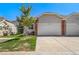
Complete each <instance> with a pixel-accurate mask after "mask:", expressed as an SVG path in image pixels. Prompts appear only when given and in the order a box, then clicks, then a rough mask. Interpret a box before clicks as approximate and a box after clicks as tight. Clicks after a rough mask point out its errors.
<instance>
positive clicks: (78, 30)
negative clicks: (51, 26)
mask: <svg viewBox="0 0 79 59" xmlns="http://www.w3.org/2000/svg"><path fill="white" fill-rule="evenodd" d="M66 35H79V24H77V23H76V22H74V23H66Z"/></svg>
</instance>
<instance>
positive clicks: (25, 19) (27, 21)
mask: <svg viewBox="0 0 79 59" xmlns="http://www.w3.org/2000/svg"><path fill="white" fill-rule="evenodd" d="M31 8H32V7H30V6H28V7H27V8H26V7H25V5H22V6H21V8H20V10H21V12H22V15H21V16H20V18H19V22H20V24H21V25H22V26H23V27H24V31H23V33H24V34H25V35H26V34H28V27H30V26H31V25H32V24H33V23H34V22H35V18H34V17H31V16H30V11H31Z"/></svg>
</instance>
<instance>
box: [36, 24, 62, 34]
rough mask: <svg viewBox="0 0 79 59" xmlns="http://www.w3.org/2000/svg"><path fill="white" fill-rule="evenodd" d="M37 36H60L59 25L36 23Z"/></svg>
mask: <svg viewBox="0 0 79 59" xmlns="http://www.w3.org/2000/svg"><path fill="white" fill-rule="evenodd" d="M37 34H38V35H61V23H38V32H37Z"/></svg>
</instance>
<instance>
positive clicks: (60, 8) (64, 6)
mask: <svg viewBox="0 0 79 59" xmlns="http://www.w3.org/2000/svg"><path fill="white" fill-rule="evenodd" d="M29 5H31V6H32V11H31V15H32V16H39V15H41V14H42V13H44V12H54V13H58V14H60V15H68V14H70V13H74V12H79V3H47V4H44V3H43V4H42V3H39V4H38V3H36V4H33V3H30V4H29Z"/></svg>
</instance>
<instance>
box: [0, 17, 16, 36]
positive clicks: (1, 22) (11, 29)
mask: <svg viewBox="0 0 79 59" xmlns="http://www.w3.org/2000/svg"><path fill="white" fill-rule="evenodd" d="M16 33H17V27H16V26H15V25H14V24H13V23H11V22H9V21H7V20H5V19H4V18H2V17H0V36H3V35H10V34H16Z"/></svg>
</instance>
